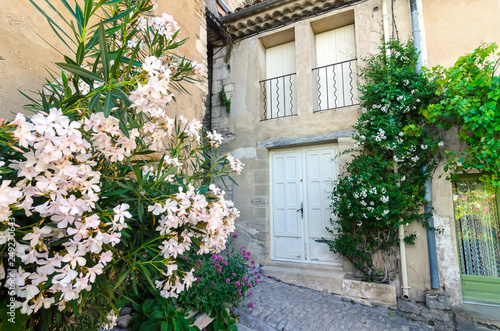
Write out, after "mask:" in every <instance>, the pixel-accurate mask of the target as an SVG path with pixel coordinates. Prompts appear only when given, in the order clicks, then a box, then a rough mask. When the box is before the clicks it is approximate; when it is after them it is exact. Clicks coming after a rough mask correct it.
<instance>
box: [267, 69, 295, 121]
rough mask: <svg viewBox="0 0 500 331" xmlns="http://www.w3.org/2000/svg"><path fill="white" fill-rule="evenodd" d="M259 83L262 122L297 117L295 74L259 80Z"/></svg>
mask: <svg viewBox="0 0 500 331" xmlns="http://www.w3.org/2000/svg"><path fill="white" fill-rule="evenodd" d="M259 83H260V86H261V91H262V101H263V103H262V104H263V106H264V107H263V114H262V120H270V119H275V118H281V117H288V116H294V115H297V111H296V108H297V107H296V105H295V102H296V99H297V98H296V74H295V73H293V74H288V75H283V76H278V77H273V78H269V79H265V80H261V81H260V82H259Z"/></svg>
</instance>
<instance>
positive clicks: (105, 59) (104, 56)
mask: <svg viewBox="0 0 500 331" xmlns="http://www.w3.org/2000/svg"><path fill="white" fill-rule="evenodd" d="M99 49H100V50H101V64H102V69H103V72H104V79H105V80H106V81H108V80H109V54H108V44H107V43H106V33H105V31H104V24H103V23H102V21H101V22H100V23H99Z"/></svg>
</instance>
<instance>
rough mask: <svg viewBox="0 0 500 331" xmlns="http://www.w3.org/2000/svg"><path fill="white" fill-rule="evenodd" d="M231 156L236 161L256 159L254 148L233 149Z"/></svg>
mask: <svg viewBox="0 0 500 331" xmlns="http://www.w3.org/2000/svg"><path fill="white" fill-rule="evenodd" d="M231 155H233V156H234V157H235V158H237V159H243V158H246V159H254V158H256V157H257V151H256V148H255V147H241V148H237V149H235V150H234V151H233V152H232V153H231Z"/></svg>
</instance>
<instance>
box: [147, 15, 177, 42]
mask: <svg viewBox="0 0 500 331" xmlns="http://www.w3.org/2000/svg"><path fill="white" fill-rule="evenodd" d="M138 27H139V30H141V31H143V32H145V33H149V32H152V33H154V34H158V35H160V36H164V37H165V38H166V39H167V40H172V37H173V35H174V34H175V32H177V31H178V30H179V24H178V23H177V22H176V21H175V20H174V18H173V17H172V16H171V15H168V14H167V13H163V14H162V15H161V16H154V17H151V18H147V17H144V16H141V17H139V23H138Z"/></svg>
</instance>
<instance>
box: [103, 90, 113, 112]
mask: <svg viewBox="0 0 500 331" xmlns="http://www.w3.org/2000/svg"><path fill="white" fill-rule="evenodd" d="M111 108H113V98H112V97H111V91H108V93H107V94H106V99H105V100H104V116H105V117H109V115H110V114H111Z"/></svg>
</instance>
